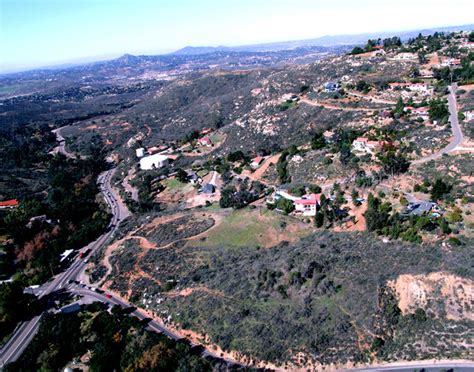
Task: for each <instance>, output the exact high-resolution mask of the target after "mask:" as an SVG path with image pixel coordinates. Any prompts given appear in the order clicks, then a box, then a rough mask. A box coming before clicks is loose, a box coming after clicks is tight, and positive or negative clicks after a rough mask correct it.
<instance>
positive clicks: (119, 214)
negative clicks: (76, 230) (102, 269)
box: [0, 169, 129, 363]
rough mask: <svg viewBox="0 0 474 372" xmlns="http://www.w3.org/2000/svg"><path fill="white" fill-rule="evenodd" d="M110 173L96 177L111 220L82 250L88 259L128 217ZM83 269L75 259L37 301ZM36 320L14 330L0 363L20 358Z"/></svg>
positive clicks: (62, 285) (82, 264)
mask: <svg viewBox="0 0 474 372" xmlns="http://www.w3.org/2000/svg"><path fill="white" fill-rule="evenodd" d="M114 172H115V169H110V170H108V171H106V172H104V173H102V174H100V175H99V178H98V181H99V183H100V189H101V192H102V194H103V196H104V199H105V201H106V202H107V204H109V206H110V209H111V212H112V219H111V221H110V224H109V229H108V231H107V232H105V233H104V234H103V235H101V236H100V237H99V238H97V239H96V240H95V241H94V242H92V243H90V244H88V245H87V247H85V248H84V249H90V250H91V252H90V253H89V256H91V255H93V254H94V253H95V252H96V251H97V250H98V249H99V248H100V247H102V246H103V244H104V243H105V242H106V241H107V240H108V239H109V238H110V237H111V236H112V235H113V234H114V233H115V231H116V230H117V225H118V223H119V222H120V221H121V220H123V219H124V218H126V217H127V216H128V215H129V212H128V210H127V208H126V206H124V205H123V204H122V203H121V200H120V199H119V198H118V196H117V193H116V192H115V190H114V189H112V186H111V184H110V180H111V178H112V176H113V174H114ZM86 266H87V263H86V262H85V259H84V258H83V259H80V258H79V257H78V258H77V259H76V260H75V261H74V263H73V264H72V265H71V266H70V267H69V268H68V269H67V270H66V271H64V272H62V273H61V274H59V275H57V276H56V277H54V278H53V280H51V281H50V282H48V283H46V284H44V285H43V286H42V287H43V288H42V290H41V293H40V294H39V296H38V297H39V298H42V297H44V296H46V295H48V294H50V293H52V292H54V291H56V290H59V289H61V288H64V287H65V286H66V285H67V283H68V281H69V280H74V279H76V278H77V277H78V276H79V275H80V273H81V272H82V271H83V270H84V269H85V268H86ZM40 318H41V317H40V316H38V317H35V318H33V319H31V320H30V321H27V322H23V323H21V324H20V325H19V327H17V329H16V331H15V333H14V334H13V335H12V337H11V338H10V340H9V341H8V342H7V343H6V344H5V346H4V347H3V348H2V349H1V350H0V363H9V362H12V361H15V360H16V359H17V358H18V357H19V356H20V354H21V353H22V352H23V350H24V349H25V347H26V345H28V343H29V341H30V340H31V339H32V338H33V336H34V334H35V333H36V331H37V330H38V327H39V321H40Z"/></svg>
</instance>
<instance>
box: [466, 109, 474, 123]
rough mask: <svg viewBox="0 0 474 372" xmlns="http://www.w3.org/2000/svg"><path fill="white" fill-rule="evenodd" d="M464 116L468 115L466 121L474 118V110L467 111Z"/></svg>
mask: <svg viewBox="0 0 474 372" xmlns="http://www.w3.org/2000/svg"><path fill="white" fill-rule="evenodd" d="M464 116H465V117H466V119H465V120H466V121H471V120H474V111H466V112H465V113H464Z"/></svg>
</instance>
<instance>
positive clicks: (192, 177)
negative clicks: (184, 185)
mask: <svg viewBox="0 0 474 372" xmlns="http://www.w3.org/2000/svg"><path fill="white" fill-rule="evenodd" d="M187 178H188V181H189V183H191V184H193V185H195V184H197V183H199V182H200V177H199V176H198V175H197V174H196V172H193V171H190V172H188V177H187Z"/></svg>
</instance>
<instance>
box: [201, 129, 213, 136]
mask: <svg viewBox="0 0 474 372" xmlns="http://www.w3.org/2000/svg"><path fill="white" fill-rule="evenodd" d="M211 132H212V128H202V129H201V132H200V133H201V134H202V135H203V136H205V135H206V134H209V133H211Z"/></svg>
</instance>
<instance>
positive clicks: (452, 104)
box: [412, 85, 464, 164]
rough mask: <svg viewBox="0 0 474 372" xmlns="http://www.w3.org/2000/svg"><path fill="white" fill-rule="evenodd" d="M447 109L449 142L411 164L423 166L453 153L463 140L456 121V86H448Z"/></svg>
mask: <svg viewBox="0 0 474 372" xmlns="http://www.w3.org/2000/svg"><path fill="white" fill-rule="evenodd" d="M448 107H449V121H450V122H451V130H452V132H453V137H452V138H451V142H450V143H449V144H448V145H447V146H446V147H445V148H443V149H441V150H440V151H438V152H435V153H433V154H431V155H428V156H426V157H424V158H421V159H418V160H414V161H413V162H412V164H423V163H426V162H428V161H430V160H434V159H438V158H440V157H441V156H443V154H447V153H448V152H451V151H453V150H454V149H455V148H456V147H457V146H459V145H460V144H461V142H462V141H463V139H464V138H463V135H462V131H461V128H460V126H459V121H458V105H457V102H456V86H455V85H450V86H449V94H448Z"/></svg>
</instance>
